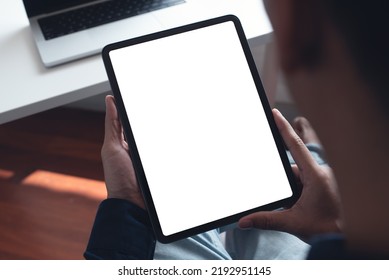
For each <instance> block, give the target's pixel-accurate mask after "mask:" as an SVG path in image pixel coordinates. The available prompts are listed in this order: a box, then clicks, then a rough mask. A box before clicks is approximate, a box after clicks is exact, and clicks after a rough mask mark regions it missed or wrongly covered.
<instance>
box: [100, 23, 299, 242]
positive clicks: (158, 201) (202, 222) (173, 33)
mask: <svg viewBox="0 0 389 280" xmlns="http://www.w3.org/2000/svg"><path fill="white" fill-rule="evenodd" d="M103 59H104V63H105V67H106V70H107V73H108V77H109V81H110V83H111V87H112V91H113V94H114V96H115V98H116V105H117V108H118V111H119V114H120V118H121V121H122V125H123V128H124V132H125V136H126V138H127V141H128V144H129V147H130V156H131V158H132V161H133V164H134V168H135V172H136V175H137V179H138V183H139V186H140V188H141V190H142V192H143V195H144V199H145V202H146V205H147V209H148V212H149V215H150V219H151V222H152V225H153V228H154V231H155V235H156V237H157V239H158V240H159V241H160V242H163V243H168V242H172V241H175V240H178V239H181V238H185V237H188V236H191V235H195V234H198V233H201V232H204V231H207V230H210V229H213V228H216V227H220V226H223V225H227V224H229V223H233V222H236V221H237V220H238V219H239V218H240V217H242V216H244V215H247V214H249V213H252V212H255V211H261V210H272V209H276V208H279V207H282V206H284V205H285V204H286V203H290V202H291V201H292V200H294V198H295V195H294V194H295V191H294V190H295V187H294V181H293V180H294V177H293V174H292V171H291V167H290V164H289V162H288V159H287V156H286V153H285V149H284V146H283V141H282V139H281V137H280V135H279V132H278V130H277V128H276V125H275V123H274V120H273V116H272V113H271V109H270V107H269V104H268V101H267V99H266V95H265V92H264V89H263V87H262V84H261V81H260V78H259V75H258V72H257V69H256V67H255V63H254V60H253V58H252V55H251V53H250V49H249V46H248V43H247V39H246V38H245V35H244V32H243V29H242V26H241V24H240V22H239V20H238V19H237V18H236V17H235V16H223V17H220V18H215V19H210V20H207V21H203V22H199V23H194V24H190V25H187V26H182V27H178V28H174V29H171V30H167V31H162V32H159V33H155V34H151V35H147V36H143V37H139V38H135V39H131V40H127V41H123V42H118V43H114V44H111V45H108V46H106V47H105V48H104V50H103Z"/></svg>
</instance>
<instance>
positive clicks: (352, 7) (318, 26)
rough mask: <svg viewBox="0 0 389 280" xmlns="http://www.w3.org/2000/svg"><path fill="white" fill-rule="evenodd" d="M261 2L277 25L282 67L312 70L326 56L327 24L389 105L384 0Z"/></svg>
mask: <svg viewBox="0 0 389 280" xmlns="http://www.w3.org/2000/svg"><path fill="white" fill-rule="evenodd" d="M265 4H266V6H267V8H268V12H269V15H270V18H271V20H272V22H273V24H274V26H275V33H276V37H278V43H279V45H280V48H281V63H282V66H283V70H284V71H286V72H288V71H289V70H292V71H293V70H295V69H293V68H294V67H295V66H297V67H299V66H303V67H312V70H314V69H315V67H316V66H318V64H320V62H321V60H322V59H325V58H326V57H325V56H326V53H325V51H326V50H325V49H324V48H325V44H326V42H325V41H326V40H328V39H329V37H328V36H326V32H327V31H328V27H329V26H331V28H333V29H332V31H335V32H336V33H337V35H336V36H337V37H338V39H340V40H341V43H342V44H344V47H345V50H346V51H347V52H348V54H349V55H350V58H351V59H352V63H354V66H355V70H356V72H357V74H358V75H359V76H360V78H361V79H362V80H363V81H364V82H366V83H367V85H368V86H369V87H371V88H372V90H373V91H374V92H376V94H377V98H378V99H379V100H380V102H381V103H382V104H383V105H384V106H385V107H384V108H385V109H386V108H389V94H387V93H389V82H388V77H389V55H388V54H387V52H388V50H389V31H388V30H389V3H388V2H387V1H385V0H372V1H366V0H287V1H285V0H267V1H266V0H265ZM326 29H327V30H326ZM333 38H334V37H332V38H331V39H333ZM296 64H299V65H296Z"/></svg>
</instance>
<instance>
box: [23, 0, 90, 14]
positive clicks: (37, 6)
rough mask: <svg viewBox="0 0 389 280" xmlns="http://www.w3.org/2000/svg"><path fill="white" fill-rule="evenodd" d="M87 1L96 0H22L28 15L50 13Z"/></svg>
mask: <svg viewBox="0 0 389 280" xmlns="http://www.w3.org/2000/svg"><path fill="white" fill-rule="evenodd" d="M89 2H96V0H23V3H24V6H25V8H26V12H27V16H28V17H34V16H37V15H41V14H45V13H52V12H55V11H58V10H62V9H66V8H70V7H73V6H77V5H82V4H86V3H89Z"/></svg>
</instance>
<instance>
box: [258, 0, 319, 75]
mask: <svg viewBox="0 0 389 280" xmlns="http://www.w3.org/2000/svg"><path fill="white" fill-rule="evenodd" d="M319 2H320V1H317V0H286V1H285V0H269V1H266V0H265V1H264V3H265V7H266V9H267V12H268V15H269V18H270V21H271V22H272V25H273V29H274V36H275V40H276V44H277V46H278V49H279V60H280V63H281V68H282V69H283V70H284V71H285V72H290V71H295V70H297V69H298V68H300V67H309V68H311V67H314V66H315V64H316V63H317V62H318V60H319V59H320V56H321V46H322V36H323V34H322V32H323V31H322V24H321V22H322V19H323V18H322V17H323V14H322V12H321V9H320V7H321V5H320V4H319Z"/></svg>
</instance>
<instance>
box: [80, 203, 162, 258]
mask: <svg viewBox="0 0 389 280" xmlns="http://www.w3.org/2000/svg"><path fill="white" fill-rule="evenodd" d="M154 249H155V237H154V234H153V230H152V228H151V224H150V220H149V217H148V215H147V212H146V211H145V210H143V209H141V208H139V207H137V206H136V205H134V204H132V203H130V202H129V201H126V200H121V199H107V200H104V201H103V202H102V203H101V204H100V206H99V209H98V210H97V214H96V218H95V222H94V225H93V228H92V232H91V235H90V238H89V243H88V246H87V249H86V251H85V253H84V257H85V259H100V260H101V259H107V260H114V259H116V260H117V259H131V260H141V259H152V258H153V256H154Z"/></svg>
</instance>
